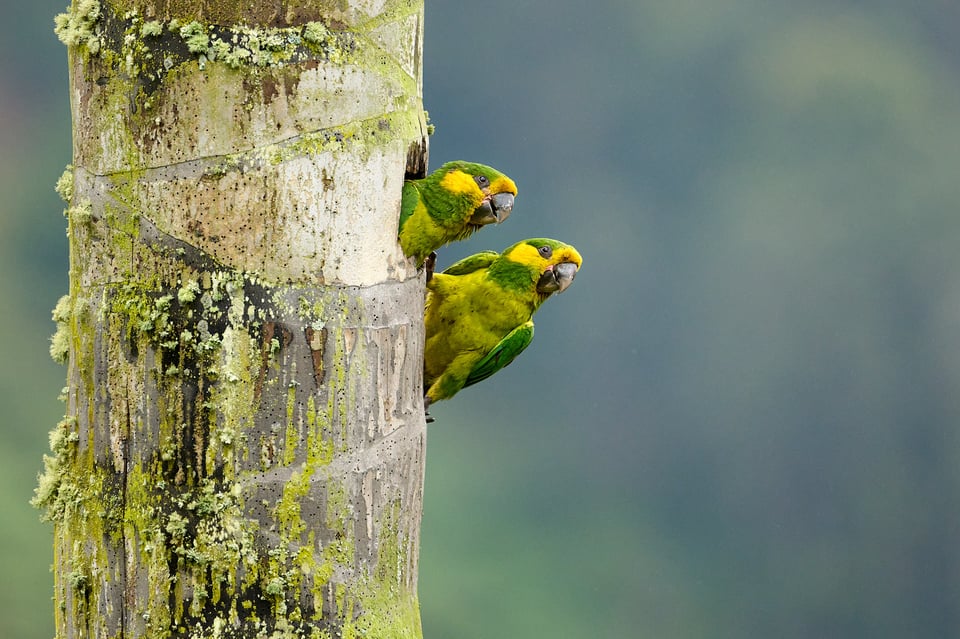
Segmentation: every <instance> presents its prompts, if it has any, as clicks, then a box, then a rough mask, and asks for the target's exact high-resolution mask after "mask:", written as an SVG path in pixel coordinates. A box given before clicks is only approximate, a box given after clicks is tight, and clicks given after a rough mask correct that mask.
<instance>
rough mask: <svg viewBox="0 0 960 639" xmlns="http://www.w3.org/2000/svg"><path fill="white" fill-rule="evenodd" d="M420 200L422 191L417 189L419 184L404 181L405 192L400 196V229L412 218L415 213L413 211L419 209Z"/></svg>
mask: <svg viewBox="0 0 960 639" xmlns="http://www.w3.org/2000/svg"><path fill="white" fill-rule="evenodd" d="M419 201H420V191H419V190H418V189H417V185H416V184H414V183H413V182H404V183H403V194H402V196H401V198H400V228H399V231H402V230H403V225H404V224H406V222H407V220H408V219H410V216H411V215H413V212H414V211H415V210H417V203H418V202H419Z"/></svg>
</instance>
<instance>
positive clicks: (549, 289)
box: [537, 262, 577, 294]
mask: <svg viewBox="0 0 960 639" xmlns="http://www.w3.org/2000/svg"><path fill="white" fill-rule="evenodd" d="M576 276H577V265H576V264H574V263H573V262H561V263H560V264H557V265H556V266H554V267H552V268H550V269H549V270H547V271H546V272H544V274H543V275H541V276H540V279H539V280H537V292H538V293H547V294H549V293H562V292H564V291H565V290H567V287H568V286H570V285H571V284H572V283H573V278H575V277H576Z"/></svg>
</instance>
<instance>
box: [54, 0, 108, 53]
mask: <svg viewBox="0 0 960 639" xmlns="http://www.w3.org/2000/svg"><path fill="white" fill-rule="evenodd" d="M99 20H100V1H99V0H80V2H77V3H76V4H75V5H73V6H72V7H70V8H68V9H67V12H66V13H60V14H57V16H56V17H54V19H53V23H54V29H53V30H54V33H56V34H57V37H58V38H60V41H61V42H63V43H64V44H65V45H67V46H68V47H72V46H85V47H86V48H87V51H89V52H90V53H91V54H92V55H96V54H97V53H99V51H100V47H101V46H102V45H103V36H102V34H101V33H100V30H99V29H98V27H97V23H98V22H99Z"/></svg>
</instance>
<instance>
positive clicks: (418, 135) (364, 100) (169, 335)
mask: <svg viewBox="0 0 960 639" xmlns="http://www.w3.org/2000/svg"><path fill="white" fill-rule="evenodd" d="M422 15H423V2H422V0H414V1H409V2H406V1H391V0H384V1H376V0H351V1H350V2H346V1H344V2H334V3H331V2H328V1H323V0H316V1H313V2H310V1H307V0H304V1H302V2H299V3H292V2H291V3H288V2H283V3H280V2H273V3H233V2H228V1H224V2H209V3H208V2H200V1H195V2H167V1H164V0H137V1H133V0H130V1H122V0H114V1H112V2H106V1H105V2H102V3H101V2H95V1H90V0H74V6H73V8H72V9H71V13H70V14H69V16H68V17H64V18H60V19H58V32H59V33H60V35H61V38H63V39H64V40H65V41H66V42H67V43H68V44H69V45H70V48H69V52H70V60H71V81H70V90H71V102H72V109H73V118H74V162H73V165H74V166H73V170H72V188H71V184H70V179H69V178H70V176H69V175H66V176H65V178H66V179H64V180H63V181H62V183H61V187H62V190H63V191H64V192H65V195H66V196H67V197H68V198H69V201H70V208H69V209H68V217H69V234H70V252H71V254H70V265H71V266H70V268H71V270H70V295H69V298H65V300H63V301H62V302H61V304H60V305H59V306H58V309H57V312H56V318H57V319H58V321H59V322H60V324H61V327H60V334H59V335H58V337H57V339H58V340H60V341H61V342H64V340H66V342H65V343H66V344H68V347H65V351H66V352H67V353H68V355H69V363H68V393H67V398H66V399H67V418H66V419H65V420H64V421H63V422H62V423H61V424H60V425H58V427H57V429H55V431H54V433H53V434H52V435H51V445H52V447H53V450H54V453H55V454H54V456H53V457H51V458H48V459H47V460H46V461H47V469H46V473H45V476H44V477H43V478H42V480H41V486H40V488H39V489H38V497H37V501H38V502H39V503H40V504H42V505H44V506H46V508H47V513H48V516H49V517H50V518H51V519H52V520H53V521H54V523H55V529H56V530H55V532H56V536H55V565H54V574H55V587H56V596H55V599H56V601H57V604H58V607H57V619H56V627H57V636H58V637H63V638H67V637H71V638H72V637H104V638H106V637H167V636H175V637H184V636H197V637H201V636H203V637H257V636H263V637H266V636H270V637H274V636H276V637H288V636H289V637H294V636H297V637H299V636H313V637H359V636H366V637H378V638H387V637H419V636H420V635H421V631H420V618H419V609H418V603H417V596H416V587H417V579H416V575H417V557H418V548H419V528H420V514H421V501H422V485H423V483H422V482H423V468H424V450H425V426H424V415H423V406H422V401H421V397H422V388H421V381H420V378H421V370H422V362H421V357H422V351H423V322H422V312H423V309H422V302H423V280H422V277H421V276H420V275H419V274H418V273H417V272H416V270H415V269H414V268H413V266H412V263H411V262H410V261H408V260H407V259H406V258H404V256H403V254H402V253H401V251H400V249H399V247H398V245H397V241H396V227H397V216H398V213H399V202H400V190H401V185H402V180H403V178H404V172H405V167H408V165H409V168H410V170H411V171H412V172H413V173H416V172H418V171H421V170H422V169H423V168H424V165H425V153H426V150H425V149H426V142H425V129H426V127H425V122H424V115H423V110H422V105H421V74H420V59H421V58H420V56H421V35H422ZM241 24H242V25H245V26H238V25H241ZM55 343H56V340H55Z"/></svg>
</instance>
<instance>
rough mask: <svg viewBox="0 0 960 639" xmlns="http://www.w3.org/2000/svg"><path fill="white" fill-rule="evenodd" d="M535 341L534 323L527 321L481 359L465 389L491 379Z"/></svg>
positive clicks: (471, 371) (473, 369) (469, 376)
mask: <svg viewBox="0 0 960 639" xmlns="http://www.w3.org/2000/svg"><path fill="white" fill-rule="evenodd" d="M532 341H533V322H532V321H527V322H526V323H524V324H521V325H520V326H518V327H516V328H515V329H513V330H512V331H510V332H509V333H507V336H506V337H504V338H503V339H502V340H500V342H499V343H497V345H496V346H494V347H493V350H492V351H490V352H489V353H487V356H486V357H484V358H483V359H481V360H480V361H479V362H477V364H476V365H475V366H474V367H473V368H472V369H471V370H470V375H468V376H467V381H466V383H464V385H463V387H464V388H466V387H467V386H471V385H473V384H476V383H477V382H482V381H483V380H485V379H486V378H488V377H490V376H491V375H493V374H494V373H496V372H497V371H499V370H500V369H501V368H503V367H504V366H507V365H508V364H509V363H510V362H512V361H513V360H514V359H516V357H517V355H519V354H520V353H522V352H523V351H524V349H525V348H526V347H527V346H530V342H532Z"/></svg>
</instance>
